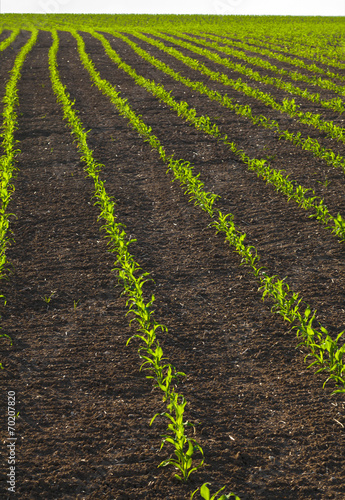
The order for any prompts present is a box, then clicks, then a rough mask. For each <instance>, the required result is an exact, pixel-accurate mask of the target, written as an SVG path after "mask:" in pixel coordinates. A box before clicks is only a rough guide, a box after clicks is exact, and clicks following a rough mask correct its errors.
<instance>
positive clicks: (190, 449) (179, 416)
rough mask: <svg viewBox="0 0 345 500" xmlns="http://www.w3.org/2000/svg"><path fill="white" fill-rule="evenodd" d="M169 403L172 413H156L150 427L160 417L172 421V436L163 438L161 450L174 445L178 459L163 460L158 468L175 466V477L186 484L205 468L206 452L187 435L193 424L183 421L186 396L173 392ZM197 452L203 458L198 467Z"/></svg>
mask: <svg viewBox="0 0 345 500" xmlns="http://www.w3.org/2000/svg"><path fill="white" fill-rule="evenodd" d="M169 401H170V402H169V404H168V410H169V412H170V413H169V412H163V413H156V415H154V417H153V418H152V420H151V423H150V425H152V423H153V422H154V420H155V419H156V417H158V416H164V417H166V418H167V419H168V420H169V421H170V423H169V425H168V430H169V431H171V434H165V435H163V436H162V438H163V441H162V444H161V449H162V448H163V446H164V444H165V443H170V444H172V445H173V446H174V448H175V450H174V453H175V457H176V458H174V457H170V458H168V459H166V460H163V462H161V463H160V464H159V466H158V467H166V466H167V465H172V466H174V467H175V468H176V469H177V470H178V471H179V473H176V474H175V477H176V478H177V479H179V480H180V481H183V482H186V481H187V480H188V478H189V476H190V475H191V474H192V473H193V472H196V471H197V470H198V469H200V467H202V466H203V464H204V452H203V449H202V448H201V446H200V445H199V444H198V443H197V442H196V440H195V439H193V438H190V437H188V436H186V434H185V428H186V427H192V424H190V423H189V422H188V421H187V422H184V420H183V414H184V408H185V406H186V404H187V401H186V399H185V398H184V396H182V395H181V394H178V393H176V392H175V391H174V390H172V391H171V392H170V394H169ZM195 452H200V454H201V457H202V458H201V460H200V462H199V464H198V465H195V466H193V455H194V453H195Z"/></svg>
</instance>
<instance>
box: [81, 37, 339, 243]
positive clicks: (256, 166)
mask: <svg viewBox="0 0 345 500" xmlns="http://www.w3.org/2000/svg"><path fill="white" fill-rule="evenodd" d="M72 34H73V35H74V36H75V38H76V39H77V43H78V47H79V52H80V53H82V54H83V57H84V58H87V59H86V60H89V59H88V56H87V55H86V53H85V50H84V42H83V40H82V38H81V36H80V35H78V34H77V33H76V32H75V31H72ZM94 35H95V36H96V37H97V38H98V39H99V40H101V42H102V44H103V46H104V48H105V51H106V52H107V54H108V55H109V57H110V58H111V59H112V60H113V61H115V62H116V64H118V66H119V67H120V68H121V69H123V70H124V71H125V72H126V73H127V74H129V75H130V76H131V77H132V78H133V79H134V80H135V82H136V83H137V84H138V85H141V86H142V87H143V88H145V89H146V90H147V91H148V92H150V93H152V94H153V95H154V96H155V97H157V98H158V99H160V100H161V101H163V102H165V103H166V104H167V105H169V106H170V107H171V109H173V110H174V111H175V112H176V113H177V114H178V115H179V116H181V117H183V118H184V119H185V120H186V121H187V122H189V123H191V124H192V125H194V126H195V128H197V129H198V130H202V131H203V132H205V133H207V134H209V135H211V136H212V137H214V138H216V139H217V140H219V141H221V142H223V143H224V144H225V145H226V146H227V147H229V148H230V149H231V151H232V152H233V153H234V154H235V155H236V156H237V157H238V158H239V159H240V160H241V161H242V162H243V163H245V164H246V165H248V167H249V169H250V170H253V171H255V172H256V174H257V175H258V176H260V177H262V178H263V179H264V180H265V181H266V183H269V184H272V185H273V186H274V187H275V189H276V190H277V191H278V192H281V193H283V194H284V195H285V196H287V198H288V200H294V201H295V202H296V203H297V204H298V205H299V206H300V207H302V208H303V209H305V210H313V211H314V214H312V217H316V219H317V220H319V221H320V222H321V223H322V224H324V225H326V227H327V228H328V229H330V230H331V231H332V233H333V234H335V235H336V237H338V238H340V239H341V241H344V240H345V220H344V219H343V218H342V216H341V215H340V214H338V215H337V216H336V217H334V216H333V215H331V214H330V212H329V210H328V208H327V206H326V205H325V203H324V201H323V199H320V200H319V199H318V197H317V196H316V194H315V192H314V191H313V190H311V189H309V188H304V187H303V186H301V185H300V184H298V183H297V182H296V181H291V180H290V179H289V178H288V176H284V174H283V172H282V171H277V170H275V169H274V168H272V167H271V166H270V165H269V164H267V162H266V160H259V159H256V158H250V157H249V156H248V155H246V154H245V152H244V151H243V150H242V149H240V148H239V147H238V146H237V145H236V144H235V143H234V142H229V141H228V136H227V135H222V134H221V132H220V131H219V129H218V127H217V125H216V124H215V123H212V121H211V120H210V118H209V117H208V116H206V115H201V116H197V113H196V110H195V109H193V108H190V107H189V105H188V103H187V102H185V101H176V100H175V99H174V97H173V96H172V95H171V92H167V91H166V90H165V89H164V87H163V85H158V84H156V83H155V82H154V81H151V80H147V79H146V78H144V77H143V76H140V75H138V74H137V73H136V71H135V70H134V69H133V68H131V67H130V66H129V65H128V64H126V63H124V62H123V61H122V60H121V59H120V57H119V56H118V54H117V53H116V52H115V51H114V49H112V48H111V46H110V43H109V42H108V41H107V40H106V39H105V38H104V37H103V35H100V34H96V33H95V34H94ZM308 192H310V193H311V195H310V196H306V194H307V193H308Z"/></svg>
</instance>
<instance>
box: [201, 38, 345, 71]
mask: <svg viewBox="0 0 345 500" xmlns="http://www.w3.org/2000/svg"><path fill="white" fill-rule="evenodd" d="M207 36H208V35H207ZM219 38H220V39H222V40H224V41H225V42H226V41H229V40H227V39H226V38H222V37H219ZM246 41H247V44H248V49H247V50H252V51H253V52H254V51H255V52H258V51H259V50H258V49H260V47H267V48H269V49H270V50H273V51H278V52H289V53H290V54H294V55H296V56H299V57H304V58H306V59H311V60H312V61H315V60H318V61H320V62H321V63H322V64H326V65H327V66H334V67H335V68H340V69H345V64H344V63H342V62H341V60H343V59H344V49H343V48H342V47H339V48H338V49H339V50H336V49H335V48H334V47H332V48H330V47H327V46H326V47H325V46H322V47H320V46H318V47H315V46H314V43H315V41H316V40H315V38H314V39H313V41H312V44H313V46H310V45H306V44H302V43H301V40H298V42H294V41H293V40H289V41H288V42H286V40H285V41H284V42H283V44H284V45H283V46H281V45H279V43H278V42H280V43H282V41H281V38H278V39H270V41H269V42H267V41H265V40H263V39H258V38H250V37H249V38H248V37H247V38H246ZM236 42H237V40H236ZM230 43H232V40H231V42H230ZM286 43H288V46H286ZM247 44H243V45H247ZM252 44H254V45H257V46H258V47H253V45H252ZM330 50H331V53H330ZM278 55H279V54H278Z"/></svg>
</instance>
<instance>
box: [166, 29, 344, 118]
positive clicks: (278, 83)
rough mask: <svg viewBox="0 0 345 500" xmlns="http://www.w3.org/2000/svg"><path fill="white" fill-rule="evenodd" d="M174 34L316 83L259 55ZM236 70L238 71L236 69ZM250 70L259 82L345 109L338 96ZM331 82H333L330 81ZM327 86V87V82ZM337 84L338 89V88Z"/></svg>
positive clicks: (319, 102)
mask: <svg viewBox="0 0 345 500" xmlns="http://www.w3.org/2000/svg"><path fill="white" fill-rule="evenodd" d="M174 35H175V36H178V37H180V38H183V39H186V40H188V41H191V42H194V43H199V44H201V45H202V46H206V47H211V48H213V49H216V50H217V51H218V52H223V53H225V54H227V55H230V56H232V57H234V58H236V59H241V60H244V61H245V62H247V63H250V64H253V65H255V66H259V67H261V68H264V69H266V70H269V71H273V72H274V73H278V74H279V75H283V76H288V77H289V78H291V79H292V80H297V81H302V82H307V83H309V84H312V85H317V84H316V82H315V78H313V77H309V76H307V75H303V74H301V73H298V72H297V71H288V70H286V69H283V68H278V67H277V66H275V65H274V64H271V63H270V62H269V61H266V60H264V59H261V58H259V57H253V56H248V55H247V54H246V53H245V52H243V51H239V50H236V49H234V48H232V47H229V46H224V45H219V43H216V42H209V41H207V40H206V39H205V38H196V37H192V36H187V35H185V34H180V33H178V34H175V33H174ZM237 67H238V69H240V70H241V69H243V70H245V71H248V69H249V70H250V68H248V67H247V66H243V65H239V66H237ZM236 71H238V70H237V69H236ZM250 71H251V75H252V76H251V78H252V79H254V80H256V81H259V82H260V83H264V84H266V85H273V86H274V87H276V88H278V89H281V90H284V91H285V92H288V93H289V94H293V95H297V96H300V97H302V98H303V99H307V100H308V101H311V102H313V103H317V104H320V105H321V106H322V107H324V108H327V109H333V110H334V111H337V112H338V113H343V112H344V111H345V107H344V104H343V101H342V100H341V99H340V97H337V98H334V99H331V100H329V101H328V100H326V99H323V98H322V97H321V95H320V94H317V93H314V92H310V91H309V90H308V89H304V90H303V89H301V88H300V87H297V86H296V85H293V84H292V83H290V82H286V81H284V80H282V79H281V78H276V77H271V76H268V75H265V74H262V73H259V72H258V71H253V72H252V70H250ZM332 84H333V82H332ZM326 85H327V88H329V87H328V84H326ZM339 88H340V87H339V86H338V90H339Z"/></svg>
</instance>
